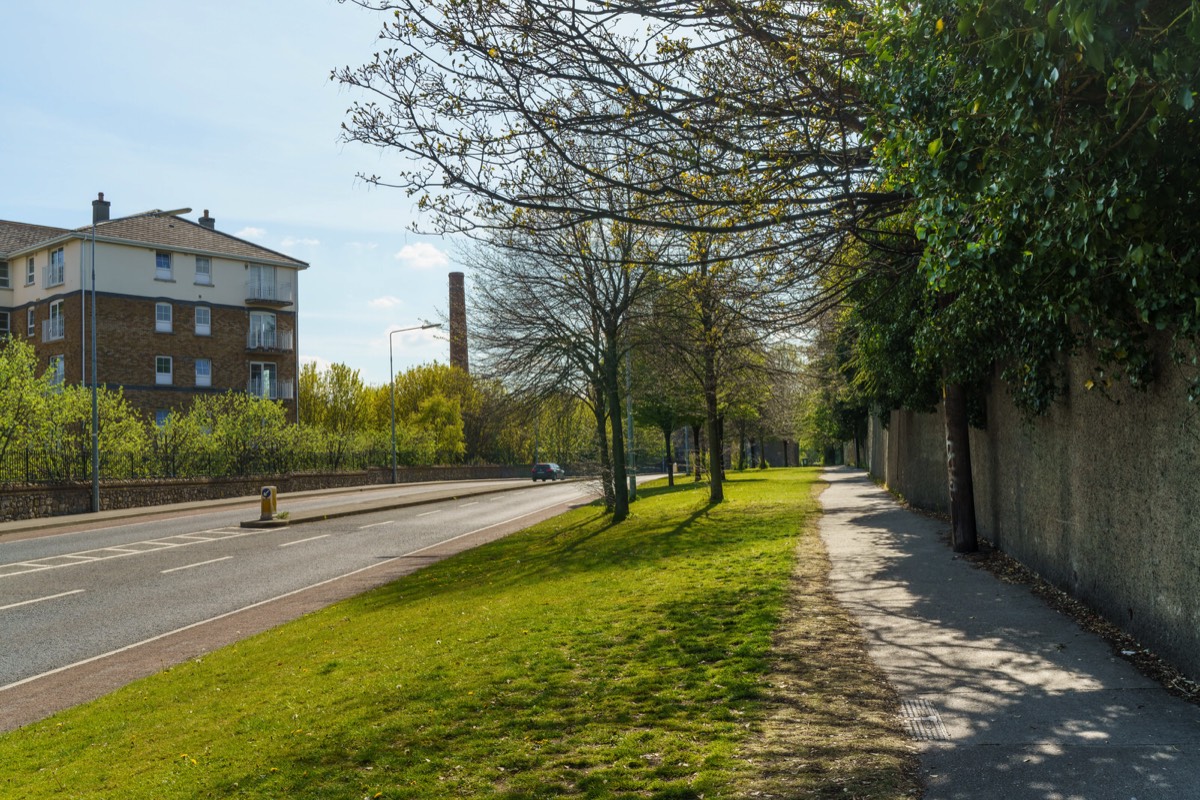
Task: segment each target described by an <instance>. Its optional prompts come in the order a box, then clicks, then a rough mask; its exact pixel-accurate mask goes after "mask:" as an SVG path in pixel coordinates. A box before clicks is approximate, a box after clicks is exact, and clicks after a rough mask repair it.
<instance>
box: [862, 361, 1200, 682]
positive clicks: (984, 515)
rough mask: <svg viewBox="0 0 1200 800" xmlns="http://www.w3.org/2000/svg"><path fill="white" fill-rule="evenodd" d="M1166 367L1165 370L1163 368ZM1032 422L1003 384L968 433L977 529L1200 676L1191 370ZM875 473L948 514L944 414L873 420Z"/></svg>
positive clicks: (1079, 393) (1198, 474) (1076, 382)
mask: <svg viewBox="0 0 1200 800" xmlns="http://www.w3.org/2000/svg"><path fill="white" fill-rule="evenodd" d="M1168 372H1169V370H1168ZM1090 377H1092V376H1091V373H1090V371H1089V369H1088V367H1087V366H1086V364H1084V363H1082V362H1076V363H1073V364H1071V365H1070V366H1069V386H1070V387H1071V389H1070V392H1069V394H1068V396H1067V397H1065V398H1063V401H1062V402H1060V403H1057V404H1055V406H1054V407H1053V408H1052V409H1051V410H1050V412H1049V413H1047V414H1046V415H1045V416H1044V417H1041V418H1038V419H1035V420H1026V419H1024V418H1023V417H1022V416H1021V414H1020V413H1019V412H1018V411H1017V410H1016V409H1015V408H1014V407H1013V405H1012V403H1011V401H1010V400H1009V398H1008V396H1007V394H1006V392H1005V389H1004V387H1003V385H1002V384H1001V383H1000V382H999V381H998V380H997V381H995V388H994V389H993V391H992V394H991V396H990V397H989V399H988V407H987V413H988V427H987V430H986V431H984V430H974V429H973V430H972V432H971V456H972V475H973V478H974V483H975V492H976V495H975V508H976V515H977V518H978V524H979V528H980V533H981V534H982V535H983V536H985V537H986V538H987V539H988V540H990V541H991V542H993V543H994V544H996V545H997V546H998V547H1000V548H1001V549H1003V550H1004V551H1005V552H1006V553H1008V554H1009V555H1011V556H1013V557H1015V558H1017V559H1018V560H1020V561H1021V562H1022V563H1024V564H1026V565H1027V566H1029V567H1030V568H1032V569H1034V570H1035V571H1036V572H1038V573H1039V574H1040V575H1042V576H1043V577H1044V578H1046V579H1047V580H1048V581H1050V582H1051V583H1053V584H1055V585H1057V586H1059V587H1060V588H1062V589H1064V590H1066V591H1067V592H1069V593H1071V594H1072V595H1074V596H1075V597H1078V598H1079V599H1081V600H1082V601H1083V602H1085V603H1086V604H1087V605H1088V606H1089V607H1091V608H1093V609H1095V610H1097V611H1098V612H1100V613H1101V614H1103V615H1104V616H1105V617H1107V618H1108V619H1109V620H1110V621H1112V622H1113V623H1115V624H1117V625H1119V626H1120V627H1121V628H1123V629H1125V630H1126V631H1128V632H1129V633H1131V634H1132V635H1133V636H1134V637H1136V638H1137V639H1139V640H1140V641H1141V642H1142V643H1143V644H1145V645H1146V646H1148V647H1151V648H1152V649H1154V650H1155V651H1157V652H1159V653H1160V654H1161V655H1163V656H1164V657H1166V658H1168V659H1169V660H1171V661H1172V662H1173V663H1174V664H1175V665H1176V666H1177V667H1179V668H1181V669H1183V670H1184V671H1185V672H1188V673H1189V674H1190V676H1191V677H1192V678H1196V679H1200V420H1198V416H1197V409H1196V407H1194V406H1192V405H1190V404H1189V403H1188V401H1187V391H1186V386H1185V385H1184V381H1183V379H1182V378H1181V377H1180V376H1178V375H1176V374H1167V375H1165V376H1164V377H1163V378H1162V379H1161V380H1160V381H1159V382H1158V383H1156V384H1155V385H1154V387H1153V388H1152V389H1151V390H1149V391H1147V392H1136V391H1133V390H1128V389H1120V388H1117V389H1114V390H1113V392H1112V396H1111V397H1105V396H1104V395H1102V394H1101V393H1100V392H1099V391H1098V390H1092V391H1088V390H1086V389H1085V388H1084V386H1085V381H1087V380H1088V379H1089V378H1090ZM869 441H870V443H871V447H872V452H871V458H870V462H869V463H870V464H871V469H872V472H874V474H876V475H877V476H879V477H883V478H884V480H885V482H886V483H887V486H888V487H889V488H891V489H893V490H894V491H896V492H898V493H899V494H900V495H902V496H903V497H904V498H905V499H907V500H908V501H910V502H912V503H913V504H914V505H917V506H919V507H922V508H929V509H934V510H940V511H946V510H947V508H948V490H947V483H946V468H945V453H944V442H945V434H944V431H943V429H942V420H941V416H940V414H912V413H910V412H893V413H892V414H891V417H890V420H889V423H888V426H887V428H886V430H884V429H883V428H882V427H881V426H880V424H879V420H872V431H871V436H870V437H869Z"/></svg>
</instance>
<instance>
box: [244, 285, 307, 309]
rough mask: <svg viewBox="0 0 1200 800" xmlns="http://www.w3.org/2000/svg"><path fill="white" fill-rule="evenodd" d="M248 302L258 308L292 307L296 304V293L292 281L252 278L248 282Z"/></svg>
mask: <svg viewBox="0 0 1200 800" xmlns="http://www.w3.org/2000/svg"><path fill="white" fill-rule="evenodd" d="M246 302H247V303H249V304H251V305H256V306H276V307H282V306H290V305H291V304H292V303H294V302H296V293H295V290H294V287H293V286H292V283H291V282H290V281H276V280H261V279H257V278H251V279H250V280H248V281H246Z"/></svg>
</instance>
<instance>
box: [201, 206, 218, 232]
mask: <svg viewBox="0 0 1200 800" xmlns="http://www.w3.org/2000/svg"><path fill="white" fill-rule="evenodd" d="M200 225H201V226H202V227H205V228H208V229H209V230H210V231H214V230H216V229H217V220H216V218H215V217H210V216H209V215H208V209H207V208H206V209H204V216H203V217H201V218H200Z"/></svg>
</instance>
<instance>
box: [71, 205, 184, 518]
mask: <svg viewBox="0 0 1200 800" xmlns="http://www.w3.org/2000/svg"><path fill="white" fill-rule="evenodd" d="M100 199H102V200H103V199H104V195H103V194H101V195H100ZM190 212H191V209H190V208H176V209H174V210H173V211H159V210H155V211H147V212H146V213H144V214H135V215H134V216H135V217H174V216H178V215H179V214H187V213H190ZM132 218H133V217H125V219H132ZM81 288H82V287H81ZM91 328H92V331H91V338H92V511H93V512H97V511H99V510H100V403H99V399H98V398H97V386H98V383H97V378H96V213H95V211H93V212H92V313H91Z"/></svg>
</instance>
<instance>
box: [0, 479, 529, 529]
mask: <svg viewBox="0 0 1200 800" xmlns="http://www.w3.org/2000/svg"><path fill="white" fill-rule="evenodd" d="M528 477H529V467H527V466H447V467H401V468H400V469H399V470H398V471H397V479H398V481H399V482H400V483H417V482H421V481H456V480H487V479H496V478H528ZM391 481H392V471H391V470H390V469H370V470H365V471H363V472H336V473H303V474H289V475H265V476H259V477H254V478H204V479H193V480H145V481H110V482H105V483H103V484H101V486H100V507H101V509H102V510H109V509H116V508H141V507H144V506H157V505H166V504H169V503H186V502H190V501H195V500H220V499H224V498H229V497H245V498H248V499H253V498H256V497H258V492H259V489H260V488H261V487H263V486H275V487H276V488H277V489H278V491H279V493H280V494H281V495H287V494H290V493H292V492H304V491H311V490H314V489H334V488H341V487H351V486H370V485H383V484H387V483H391ZM91 508H92V487H91V484H90V483H75V484H69V485H65V486H24V487H13V488H8V489H4V490H2V491H0V520H2V521H10V520H17V519H34V518H38V517H54V516H60V515H64V514H85V513H88V512H89V511H91Z"/></svg>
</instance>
